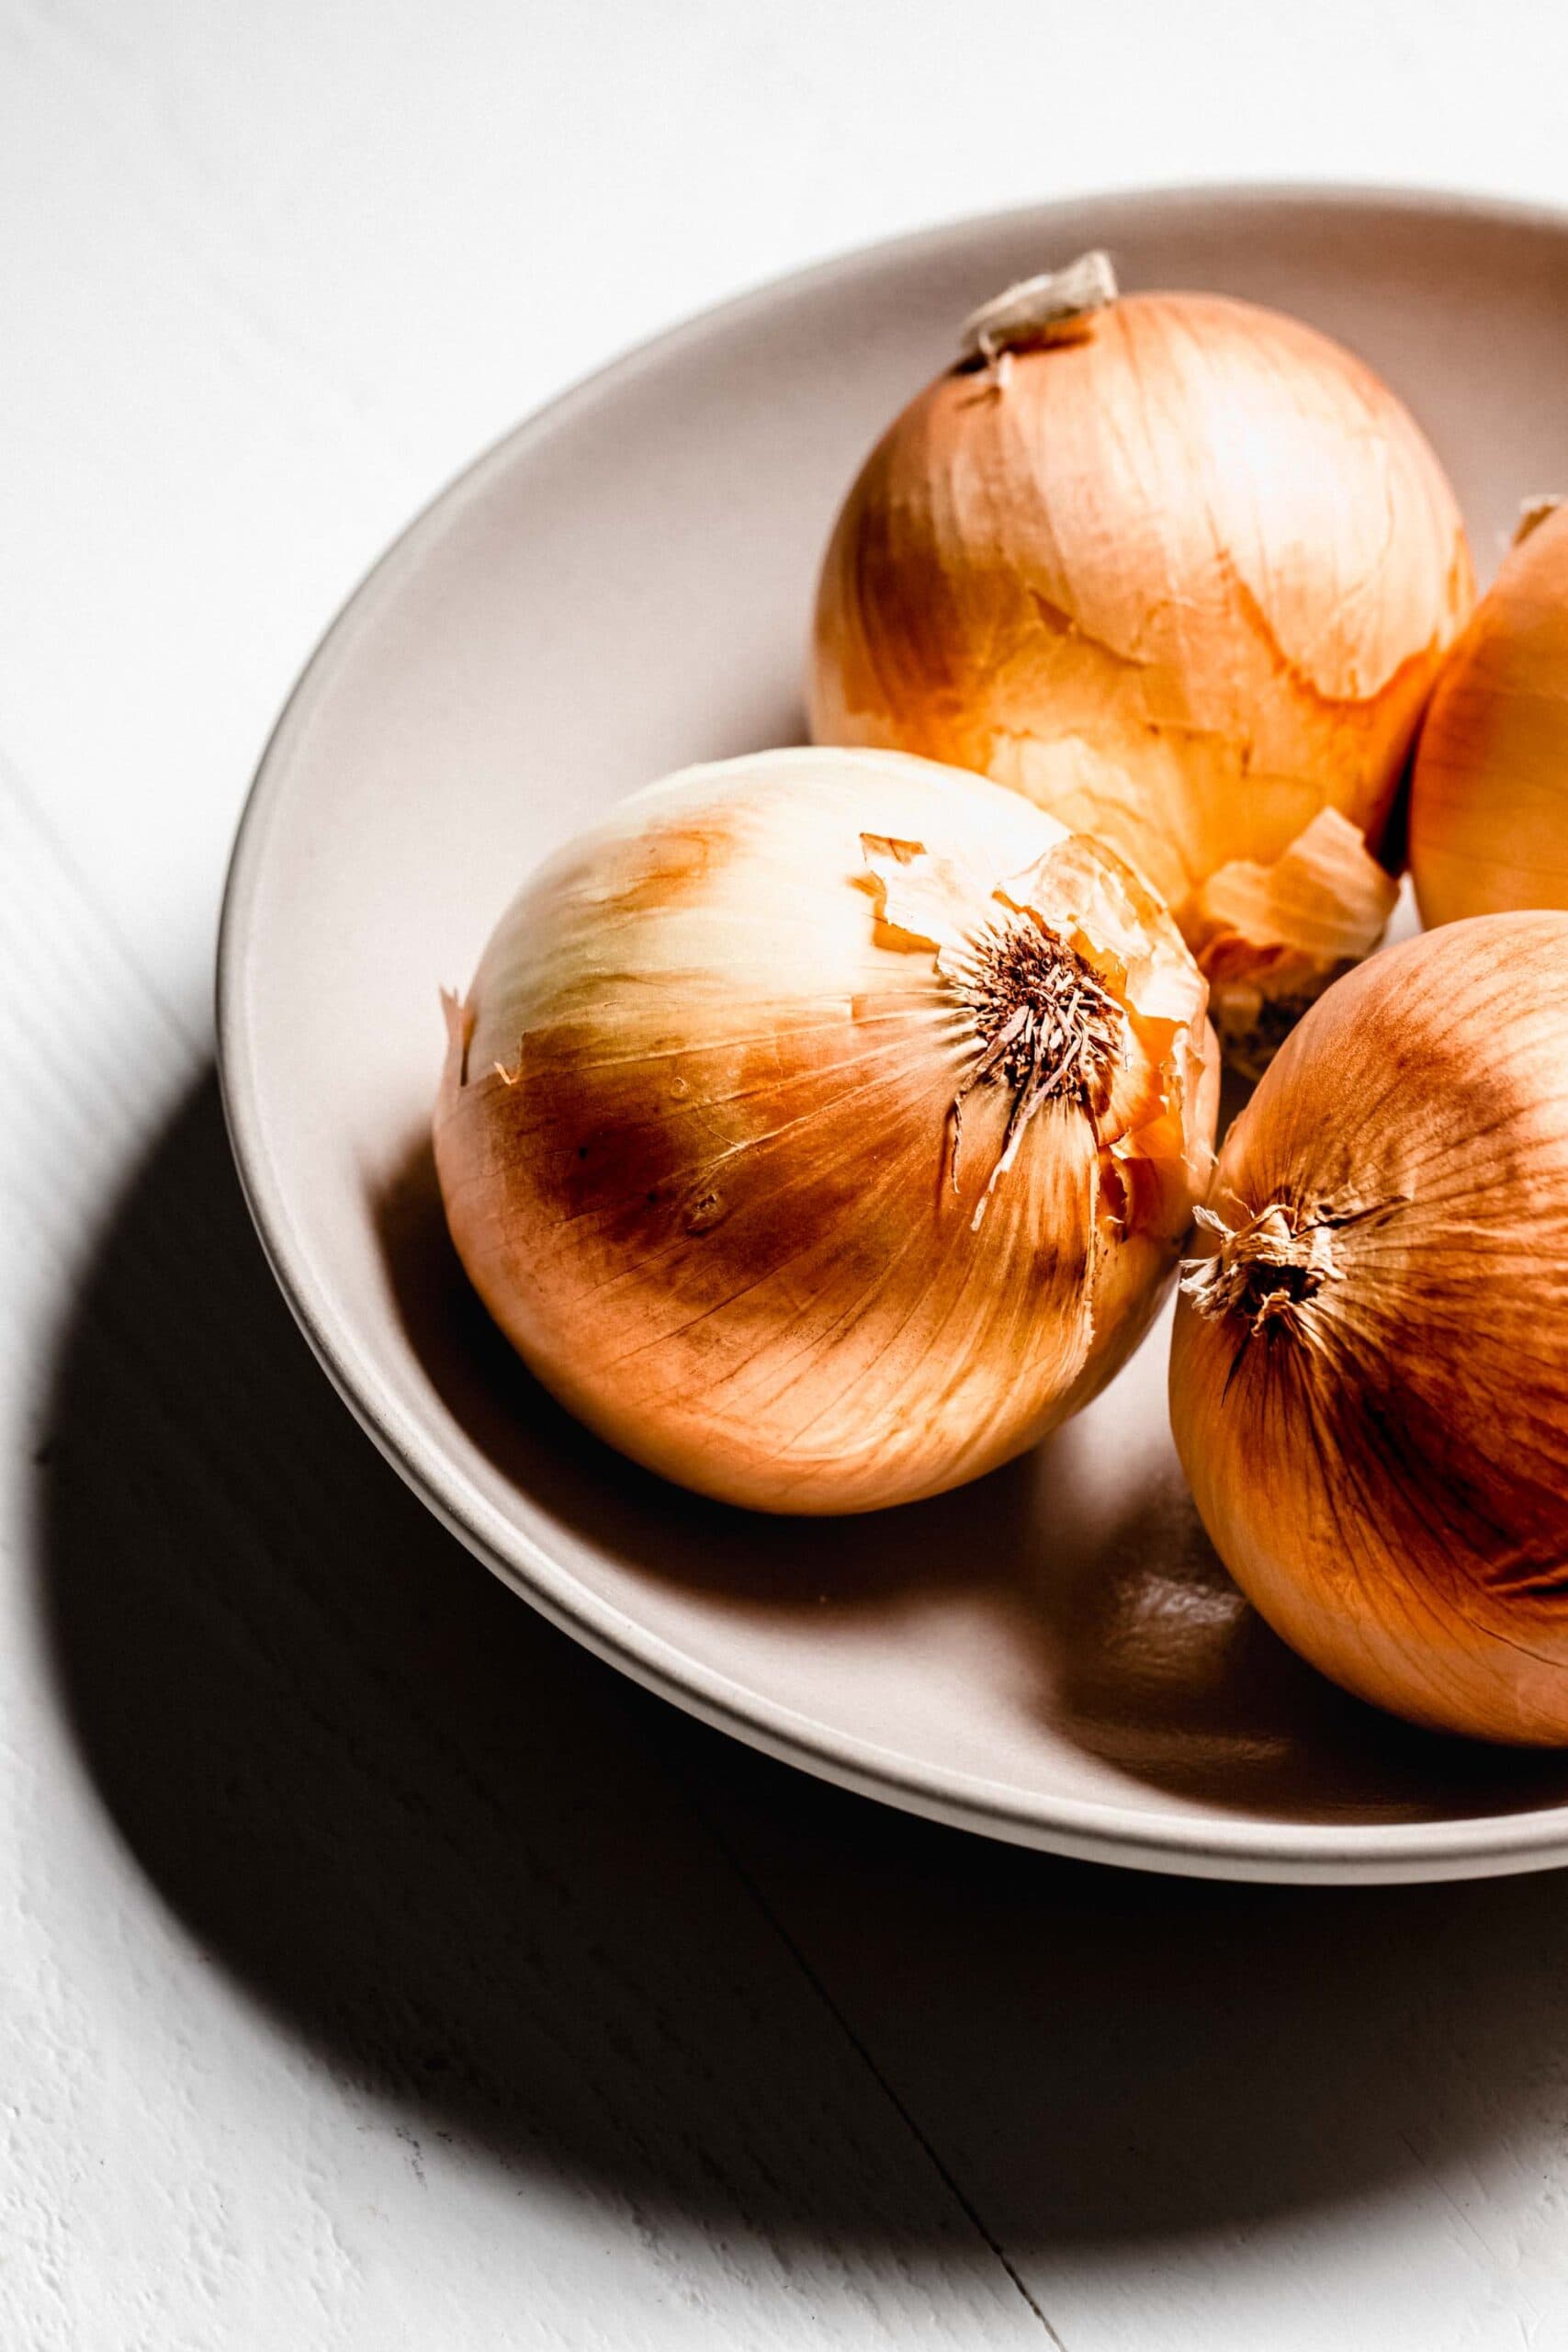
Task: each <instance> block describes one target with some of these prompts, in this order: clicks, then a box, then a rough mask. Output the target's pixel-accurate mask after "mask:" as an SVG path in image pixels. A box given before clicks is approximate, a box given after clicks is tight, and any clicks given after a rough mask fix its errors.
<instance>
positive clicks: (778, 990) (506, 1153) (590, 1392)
mask: <svg viewBox="0 0 1568 2352" xmlns="http://www.w3.org/2000/svg"><path fill="white" fill-rule="evenodd" d="M863 836H866V837H867V839H868V842H869V847H867V846H865V845H863V838H862V837H863ZM1041 861H1044V863H1043V864H1042V863H1041ZM1024 869H1033V870H1034V872H1035V874H1036V876H1037V877H1039V878H1038V880H1037V883H1036V884H1034V885H1032V886H1031V887H1032V888H1035V890H1036V894H1037V895H1039V896H1041V897H1042V898H1043V897H1045V896H1047V895H1048V893H1049V891H1050V890H1056V891H1058V893H1060V892H1061V891H1066V892H1067V893H1068V894H1069V895H1071V896H1072V897H1073V899H1074V900H1075V903H1076V902H1077V900H1079V899H1081V900H1082V901H1083V903H1084V908H1085V921H1086V922H1087V923H1088V924H1089V926H1090V927H1091V928H1092V930H1093V932H1094V933H1096V935H1097V936H1096V940H1095V942H1094V943H1093V944H1094V947H1095V952H1096V953H1100V955H1101V956H1102V961H1104V962H1105V963H1106V967H1107V968H1108V969H1112V970H1113V976H1115V975H1120V980H1119V985H1120V986H1121V987H1122V994H1123V1001H1126V1002H1133V1001H1134V1000H1135V1012H1136V1017H1135V1020H1134V1019H1130V1020H1129V1022H1128V1023H1127V1028H1126V1036H1127V1039H1128V1046H1127V1052H1128V1056H1129V1057H1130V1058H1129V1059H1128V1061H1127V1064H1126V1067H1125V1069H1122V1068H1121V1067H1119V1068H1118V1069H1117V1071H1116V1073H1115V1081H1114V1082H1115V1089H1116V1091H1115V1094H1114V1096H1113V1097H1112V1098H1111V1103H1110V1106H1109V1107H1108V1108H1107V1110H1106V1113H1105V1114H1104V1120H1103V1124H1102V1129H1101V1133H1100V1137H1099V1139H1098V1140H1097V1137H1096V1134H1095V1131H1094V1128H1093V1126H1092V1125H1091V1123H1090V1119H1089V1113H1088V1111H1087V1110H1086V1108H1085V1107H1084V1105H1083V1103H1080V1102H1078V1101H1077V1100H1071V1101H1069V1100H1067V1099H1066V1098H1063V1099H1061V1100H1058V1101H1055V1102H1048V1103H1043V1104H1042V1105H1041V1107H1039V1108H1038V1110H1037V1112H1036V1114H1035V1115H1034V1116H1033V1117H1032V1120H1031V1122H1030V1123H1029V1125H1027V1127H1026V1128H1025V1129H1024V1131H1023V1132H1022V1134H1021V1136H1020V1137H1019V1139H1018V1144H1017V1150H1016V1158H1015V1159H1014V1162H1013V1164H1012V1165H1011V1166H1010V1167H1009V1168H1008V1169H1007V1170H1006V1171H1005V1172H1003V1173H998V1156H999V1154H1000V1152H1001V1148H1002V1143H1003V1138H1004V1134H1005V1131H1006V1127H1007V1121H1008V1116H1009V1108H1010V1100H1011V1097H1010V1091H1009V1089H1008V1087H1007V1086H1006V1085H1004V1084H1002V1083H999V1082H998V1081H996V1080H994V1079H987V1080H983V1081H981V1082H978V1083H976V1084H974V1085H973V1086H972V1087H971V1088H970V1091H969V1092H968V1094H967V1096H966V1099H965V1100H964V1104H963V1112H962V1130H961V1135H960V1136H958V1137H956V1138H955V1136H954V1133H953V1118H952V1104H953V1097H954V1094H955V1092H957V1091H958V1090H959V1088H960V1087H961V1086H962V1085H963V1083H964V1079H965V1077H966V1075H972V1074H973V1072H974V1069H975V1066H976V1057H977V1056H978V1054H979V1052H980V1050H981V1047H980V1045H979V1044H978V1042H977V1040H976V1032H975V1027H974V1023H973V1022H972V1020H971V1019H970V1017H969V1015H968V1014H967V1013H966V1012H965V1011H964V1006H963V1004H962V1003H961V1002H960V1001H959V999H958V997H957V995H956V994H955V987H954V984H953V980H952V979H951V978H947V977H944V976H943V974H942V972H941V971H939V970H938V968H937V955H938V949H937V947H936V945H934V944H933V940H932V937H931V935H921V934H919V933H918V932H911V931H910V930H909V929H908V928H907V927H903V926H905V925H907V924H908V923H911V922H912V923H916V924H919V923H923V922H925V921H926V920H927V917H928V913H929V920H930V922H931V925H933V926H934V927H935V928H936V929H942V927H943V926H944V925H947V924H948V922H949V916H950V913H951V911H952V909H953V908H954V907H958V908H959V909H960V911H961V913H962V916H963V921H962V922H959V923H958V925H957V928H958V929H959V930H962V929H963V928H964V925H965V924H967V923H968V922H970V918H971V916H972V915H973V914H974V913H975V911H976V909H977V910H978V913H979V915H980V916H981V917H982V918H984V917H986V916H987V914H988V915H989V916H994V917H996V918H998V920H999V921H1001V922H1004V923H1005V924H1010V923H1012V922H1024V921H1026V920H1027V922H1029V924H1030V925H1031V926H1032V925H1033V923H1034V918H1033V917H1032V916H1031V917H1028V918H1024V917H1021V916H1018V915H1016V914H1015V913H1010V912H1009V911H1008V910H1006V909H1004V908H1003V906H1002V904H1001V902H1000V901H998V900H997V899H993V898H992V897H991V896H990V895H989V893H990V889H991V887H992V886H993V885H994V884H997V883H1000V882H1002V881H1004V880H1005V879H1006V878H1007V877H1017V876H1020V874H1021V872H1022V871H1023V870H1024ZM961 872H962V873H964V874H968V875H970V876H980V877H983V879H982V882H981V883H980V884H978V885H976V891H977V895H976V896H975V897H974V899H973V903H971V899H970V897H968V896H966V895H965V893H966V892H967V891H968V890H969V889H970V885H969V884H968V883H964V884H963V885H962V887H961V885H960V883H959V882H958V881H955V880H954V879H953V876H957V875H959V874H960V873H961ZM1053 877H1054V878H1053ZM1015 887H1017V886H1016V883H1015ZM922 894H923V895H922ZM954 920H955V921H956V918H955V919H954ZM1113 932H1115V933H1118V936H1119V938H1120V942H1121V945H1122V948H1123V949H1124V950H1126V951H1127V957H1128V958H1129V959H1130V960H1126V963H1125V969H1123V965H1122V963H1121V962H1117V961H1116V960H1115V957H1114V956H1113V955H1112V953H1111V947H1110V946H1109V945H1107V944H1106V943H1107V942H1108V941H1109V939H1110V936H1111V933H1113ZM1031 935H1032V936H1033V935H1035V933H1034V931H1033V930H1032V931H1031ZM1079 944H1080V945H1082V944H1084V942H1083V941H1082V940H1080V941H1079ZM953 952H954V953H956V952H958V951H957V950H956V949H955V950H953ZM942 953H943V955H944V956H945V955H947V954H948V953H949V951H948V950H946V949H944V950H942ZM1204 996H1205V990H1204V986H1203V982H1202V980H1201V977H1200V976H1199V974H1198V973H1197V971H1196V968H1195V967H1194V966H1193V964H1192V962H1191V959H1190V956H1189V955H1188V954H1187V951H1186V949H1185V948H1184V947H1183V946H1182V944H1181V942H1180V939H1179V935H1178V934H1177V933H1176V931H1175V929H1174V926H1173V925H1172V924H1171V923H1170V921H1169V918H1168V916H1167V915H1166V914H1165V912H1164V910H1163V909H1161V908H1160V907H1159V906H1158V905H1157V903H1156V902H1155V901H1154V900H1153V899H1150V898H1149V896H1148V894H1147V893H1146V892H1145V891H1144V889H1143V888H1142V886H1141V885H1140V884H1138V883H1137V882H1136V880H1135V878H1134V877H1133V876H1130V875H1128V874H1126V872H1125V870H1124V869H1123V868H1122V867H1121V865H1120V863H1119V861H1117V860H1115V859H1114V858H1113V857H1111V856H1110V855H1109V854H1107V853H1104V852H1102V851H1100V850H1099V849H1098V848H1095V847H1093V846H1092V845H1089V844H1085V843H1082V842H1076V841H1075V840H1074V839H1073V838H1072V837H1071V836H1069V835H1067V834H1066V832H1065V831H1064V830H1063V829H1062V828H1061V827H1060V826H1057V825H1055V823H1054V822H1053V821H1052V820H1050V819H1048V818H1045V817H1043V816H1042V814H1041V813H1040V812H1039V811H1038V810H1036V809H1032V808H1030V807H1029V806H1028V804H1027V803H1025V802H1023V801H1021V800H1020V799H1019V798H1018V797H1016V796H1014V795H1011V794H1009V793H1006V792H1003V791H1000V790H998V788H997V787H996V786H992V785H989V784H987V783H986V782H984V781H983V780H981V779H979V778H976V777H972V776H964V775H950V774H949V773H948V772H946V771H945V770H940V769H937V768H934V767H932V766H931V765H929V764H928V763H924V762H919V761H914V760H908V759H904V758H901V757H898V756H897V755H893V754H884V753H867V752H812V751H795V752H777V753H771V754H765V755H761V756H759V757H756V758H753V759H747V760H740V761H734V762H728V763H722V764H720V765H717V766H715V767H709V768H702V769H694V770H691V771H688V772H687V773H686V774H685V775H682V776H679V777H675V778H672V779H671V780H670V781H669V782H667V783H665V784H663V785H661V786H655V787H653V788H652V789H650V790H649V791H648V792H644V793H639V794H637V795H636V796H634V797H633V798H632V799H630V800H628V801H626V802H625V803H623V804H622V805H621V806H620V807H619V808H618V809H615V810H614V811H613V812H612V814H611V815H610V816H609V818H608V819H607V820H605V821H604V823H602V824H601V825H600V826H599V827H598V828H596V830H595V831H592V832H591V833H589V834H587V835H585V836H584V837H583V838H582V839H581V841H579V842H574V843H573V844H571V846H570V848H568V849H567V850H565V851H563V852H562V853H561V854H560V855H559V856H558V857H557V858H556V859H555V860H554V861H553V862H552V864H551V865H549V866H548V867H547V868H546V869H545V871H544V872H543V873H542V874H541V875H540V876H537V877H536V880H535V881H534V882H533V883H531V884H530V885H529V886H528V887H527V888H525V890H524V892H523V893H522V895H521V896H520V898H519V899H517V900H516V901H514V903H513V907H512V908H511V909H510V910H509V911H508V913H507V914H506V915H505V916H503V918H502V922H501V924H500V925H499V927H498V929H497V931H496V933H495V934H494V936H493V937H492V939H491V944H490V945H489V947H488V948H487V950H486V952H485V955H484V957H483V959H482V961H481V963H480V966H479V972H478V974H477V976H476V978H475V980H474V984H473V987H472V989H471V990H470V992H469V995H468V1000H467V1002H466V1003H465V1004H464V1005H463V1006H461V1007H457V1006H456V1005H454V1006H453V1007H452V1008H451V1012H450V1028H451V1039H450V1047H449V1052H448V1057H447V1062H446V1071H445V1073H444V1076H443V1080H442V1086H441V1092H440V1098H439V1102H438V1104H437V1108H436V1116H435V1152H436V1164H437V1170H438V1172H439V1176H440V1180H441V1187H442V1193H443V1196H444V1199H445V1203H446V1213H447V1219H448V1223H449V1225H450V1227H451V1231H452V1234H453V1237H454V1239H455V1240H456V1242H457V1249H458V1251H459V1253H460V1255H461V1257H462V1259H463V1261H464V1263H465V1265H466V1267H467V1269H468V1273H469V1275H470V1277H471V1279H472V1280H473V1282H474V1283H475V1285H476V1287H477V1288H478V1289H479V1293H480V1295H481V1296H482V1297H483V1298H484V1299H485V1301H486V1303H487V1305H488V1306H489V1307H490V1309H491V1313H492V1314H493V1315H494V1317H496V1319H497V1321H498V1322H499V1323H500V1324H501V1325H502V1329H504V1330H505V1331H506V1332H507V1333H508V1335H509V1336H510V1338H511V1339H512V1340H513V1343H514V1344H515V1345H516V1346H517V1347H518V1349H519V1350H520V1351H521V1352H522V1353H523V1355H524V1356H525V1359H526V1360H527V1362H528V1363H529V1364H530V1365H531V1366H532V1368H533V1369H534V1371H535V1372H536V1374H538V1375H539V1377H540V1378H541V1379H542V1380H543V1381H544V1382H545V1383H546V1384H547V1386H549V1387H550V1388H551V1389H552V1390H553V1391H554V1392H555V1393H556V1394H557V1395H558V1397H560V1398H561V1399H562V1401H563V1402H565V1403H566V1404H567V1405H568V1406H569V1407H570V1408H571V1409H572V1410H573V1411H574V1412H576V1413H577V1414H579V1415H580V1416H581V1419H584V1420H585V1421H587V1422H588V1423H589V1424H590V1425H591V1426H592V1427H593V1428H594V1429H596V1430H598V1431H599V1432H600V1433H601V1434H602V1435H604V1437H606V1438H608V1439H609V1440H611V1442H614V1443H615V1444H616V1445H618V1446H620V1447H621V1448H622V1449H623V1450H624V1451H625V1452H626V1453H630V1454H632V1455H633V1456H635V1457H636V1458H637V1460H638V1461H640V1462H642V1463H644V1464H648V1465H649V1467H651V1468H653V1469H656V1470H658V1471H660V1472H662V1473H664V1474H665V1475H666V1476H670V1477H671V1478H675V1479H678V1480H680V1481H681V1482H682V1483H683V1484H685V1485H687V1486H691V1487H697V1488H698V1489H700V1490H701V1491H703V1492H705V1493H707V1494H710V1495H715V1496H717V1497H719V1498H723V1499H725V1500H728V1501H732V1502H739V1503H743V1504H748V1505H751V1506H754V1507H757V1508H761V1509H767V1510H783V1511H796V1512H812V1511H846V1510H871V1509H874V1508H876V1507H878V1506H881V1505H884V1504H887V1503H894V1502H901V1501H907V1500H909V1499H912V1498H915V1497H917V1496H919V1495H923V1494H930V1493H935V1492H938V1491H940V1490H941V1489H942V1488H943V1487H949V1486H953V1485H956V1484H957V1483H959V1482H960V1481H962V1480H964V1479H965V1478H970V1477H974V1476H978V1475H979V1474H980V1473H981V1472H982V1471H985V1470H987V1469H989V1468H991V1467H992V1466H993V1465H994V1464H998V1463H1000V1462H1002V1461H1005V1460H1006V1459H1008V1458H1009V1457H1010V1455H1012V1454H1014V1453H1018V1452H1020V1451H1021V1450H1022V1449H1023V1448H1024V1447H1026V1446H1028V1445H1029V1444H1031V1443H1032V1442H1034V1441H1035V1440H1036V1439H1037V1438H1038V1437H1040V1436H1041V1435H1043V1432H1044V1431H1045V1430H1046V1429H1047V1428H1049V1427H1050V1426H1051V1425H1052V1424H1053V1423H1054V1422H1055V1420H1057V1419H1060V1418H1061V1417H1062V1416H1063V1415H1064V1414H1065V1413H1066V1412H1068V1411H1070V1410H1071V1409H1073V1408H1075V1407H1076V1406H1077V1404H1079V1403H1081V1402H1083V1401H1085V1400H1086V1399H1087V1397H1089V1395H1090V1394H1092V1393H1093V1391H1094V1390H1095V1389H1096V1388H1097V1387H1098V1386H1099V1385H1100V1383H1101V1382H1102V1381H1103V1380H1104V1379H1105V1378H1106V1377H1108V1376H1109V1374H1110V1373H1111V1370H1112V1369H1113V1368H1114V1366H1115V1365H1116V1364H1117V1363H1119V1362H1120V1361H1121V1360H1122V1357H1123V1356H1124V1355H1125V1354H1126V1353H1127V1352H1128V1351H1129V1350H1130V1348H1131V1347H1132V1345H1133V1344H1134V1341H1135V1340H1136V1339H1137V1338H1138V1337H1139V1336H1140V1335H1141V1333H1142V1331H1143V1330H1144V1329H1145V1328H1146V1326H1147V1323H1148V1320H1149V1317H1150V1316H1151V1315H1152V1313H1153V1311H1154V1308H1155V1306H1156V1304H1157V1301H1158V1299H1159V1296H1160V1295H1161V1293H1162V1291H1163V1289H1164V1287H1165V1284H1166V1281H1167V1278H1168V1274H1169V1273H1170V1272H1171V1271H1172V1270H1173V1268H1174V1264H1175V1261H1176V1256H1177V1253H1178V1250H1179V1247H1180V1244H1181V1241H1182V1238H1183V1236H1184V1234H1185V1232H1186V1231H1187V1229H1188V1228H1189V1226H1190V1216H1191V1204H1192V1201H1193V1199H1194V1198H1195V1197H1197V1196H1198V1195H1199V1194H1200V1193H1201V1190H1202V1188H1203V1186H1204V1184H1205V1183H1206V1182H1207V1177H1208V1172H1209V1170H1210V1168H1211V1167H1212V1164H1213V1123H1214V1114H1215V1108H1216V1103H1217V1078H1216V1063H1215V1057H1214V1052H1213V1037H1212V1033H1210V1032H1209V1030H1208V1027H1207V1023H1206V1022H1205V1020H1204V1017H1203V1002H1204ZM1145 1008H1148V1009H1146V1010H1145ZM955 1140H956V1141H957V1143H958V1147H959V1148H958V1150H957V1154H956V1165H954V1155H953V1144H954V1141H955ZM987 1186H989V1187H990V1193H989V1198H988V1200H987V1198H986V1197H985V1196H986V1193H987ZM982 1210H983V1213H982Z"/></svg>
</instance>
